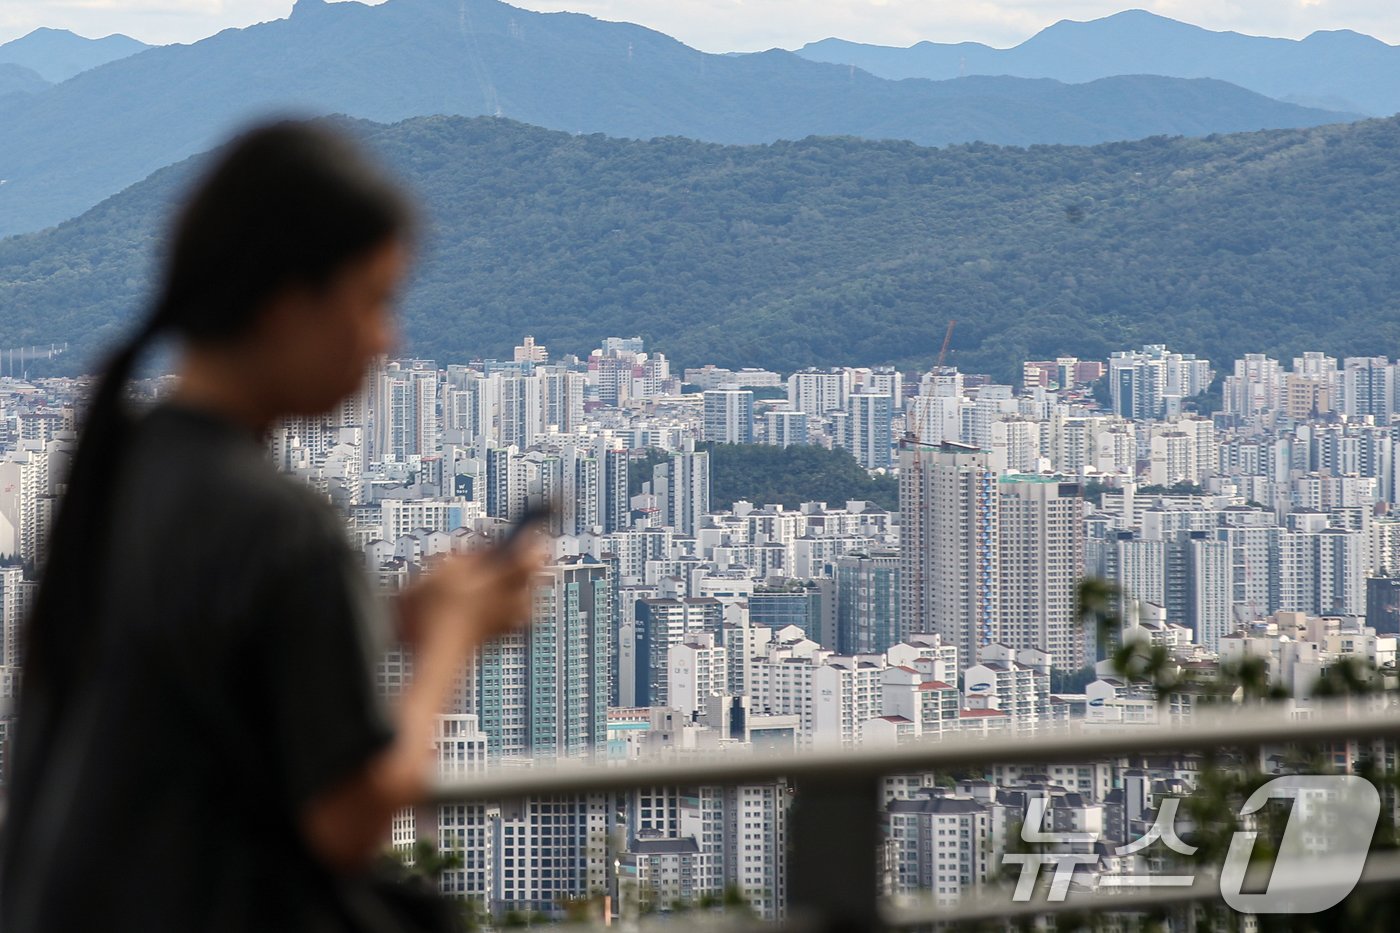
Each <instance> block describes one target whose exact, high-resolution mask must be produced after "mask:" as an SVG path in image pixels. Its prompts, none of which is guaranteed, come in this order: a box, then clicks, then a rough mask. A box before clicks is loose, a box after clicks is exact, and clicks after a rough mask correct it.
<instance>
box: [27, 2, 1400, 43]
mask: <svg viewBox="0 0 1400 933" xmlns="http://www.w3.org/2000/svg"><path fill="white" fill-rule="evenodd" d="M516 5H517V6H523V7H526V8H528V9H534V10H575V11H577V12H581V13H590V14H592V15H594V16H597V17H599V18H601V19H611V20H626V21H629V22H635V23H641V24H642V25H645V26H650V27H652V28H654V29H659V30H661V31H662V32H665V33H668V34H670V35H673V36H676V37H677V38H679V39H681V40H682V41H684V42H687V43H689V44H691V45H693V46H696V47H697V48H701V49H704V50H706V51H712V52H723V51H741V50H742V51H748V50H755V49H766V48H773V47H775V46H778V47H783V48H796V47H797V46H799V45H801V44H802V43H804V42H808V41H811V40H814V39H821V38H824V37H826V36H833V35H834V36H841V37H843V38H847V39H854V40H857V41H862V42H876V43H882V44H890V45H909V44H911V43H914V42H917V41H919V40H920V39H935V40H939V41H961V40H964V39H971V40H976V41H980V42H987V43H990V44H992V45H998V46H1007V45H1014V44H1015V43H1017V42H1019V41H1021V40H1022V39H1025V38H1027V37H1028V36H1030V35H1032V34H1033V33H1035V32H1036V31H1037V30H1039V29H1042V28H1044V27H1045V26H1048V25H1050V24H1051V23H1053V22H1056V21H1057V20H1061V19H1092V18H1094V17H1097V16H1104V15H1107V14H1109V13H1114V12H1117V11H1119V10H1122V9H1125V8H1129V7H1133V6H1138V7H1141V8H1144V9H1149V10H1152V11H1154V12H1157V13H1161V14H1163V15H1164V16H1171V17H1173V18H1175V19H1180V20H1184V21H1186V22H1191V23H1196V24H1198V25H1201V26H1205V27H1207V28H1210V29H1234V30H1237V31H1239V32H1245V33H1250V34H1253V35H1268V36H1289V37H1293V38H1301V37H1303V36H1305V35H1307V34H1308V33H1310V32H1313V31H1314V30H1318V29H1343V28H1345V29H1355V30H1357V31H1359V32H1365V33H1369V34H1371V35H1374V36H1378V37H1379V38H1381V39H1384V40H1385V41H1387V42H1390V43H1400V3H1397V0H520V2H517V3H516ZM290 9H291V0H0V42H3V41H6V40H8V39H13V38H15V37H16V36H20V35H23V34H24V33H26V32H29V31H30V30H31V29H34V28H36V27H38V26H55V27H62V28H67V29H71V30H73V31H74V32H77V33H80V34H82V35H86V36H100V35H106V34H108V33H112V32H124V33H126V34H128V35H131V36H135V37H136V38H138V39H142V40H144V41H146V42H161V43H164V42H192V41H194V40H196V39H201V38H203V37H205V36H208V35H212V34H213V33H215V32H218V31H219V30H220V29H225V28H228V27H230V26H247V25H249V24H251V23H256V22H261V21H263V20H269V19H278V18H280V17H283V16H285V15H286V14H287V12H288V11H289V10H290Z"/></svg>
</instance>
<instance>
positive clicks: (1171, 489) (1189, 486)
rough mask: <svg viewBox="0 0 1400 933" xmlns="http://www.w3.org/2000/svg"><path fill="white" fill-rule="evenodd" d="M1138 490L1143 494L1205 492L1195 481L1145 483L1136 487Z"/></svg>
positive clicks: (1191, 493)
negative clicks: (1165, 484) (1169, 483)
mask: <svg viewBox="0 0 1400 933" xmlns="http://www.w3.org/2000/svg"><path fill="white" fill-rule="evenodd" d="M1138 492H1139V493H1140V494H1142V495H1144V496H1200V495H1204V494H1205V490H1204V489H1202V488H1201V487H1200V486H1198V485H1196V484H1195V483H1187V482H1180V483H1173V484H1172V485H1170V486H1162V485H1156V484H1154V485H1147V486H1140V487H1138Z"/></svg>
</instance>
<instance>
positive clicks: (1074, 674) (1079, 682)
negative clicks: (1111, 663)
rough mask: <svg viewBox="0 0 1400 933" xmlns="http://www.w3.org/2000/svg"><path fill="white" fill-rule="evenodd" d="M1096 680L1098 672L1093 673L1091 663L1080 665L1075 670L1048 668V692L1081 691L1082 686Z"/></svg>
mask: <svg viewBox="0 0 1400 933" xmlns="http://www.w3.org/2000/svg"><path fill="white" fill-rule="evenodd" d="M1096 680H1098V674H1096V673H1094V666H1093V665H1092V664H1090V665H1088V666H1087V667H1081V668H1080V669H1079V670H1077V671H1065V670H1060V669H1059V668H1051V670H1050V692H1051V693H1083V692H1084V688H1085V687H1087V686H1089V684H1091V683H1093V682H1094V681H1096Z"/></svg>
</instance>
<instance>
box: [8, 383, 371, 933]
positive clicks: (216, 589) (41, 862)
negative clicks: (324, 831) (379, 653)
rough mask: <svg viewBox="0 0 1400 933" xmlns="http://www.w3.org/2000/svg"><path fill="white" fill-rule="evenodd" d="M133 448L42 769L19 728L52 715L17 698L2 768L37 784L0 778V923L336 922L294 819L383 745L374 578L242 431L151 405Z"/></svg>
mask: <svg viewBox="0 0 1400 933" xmlns="http://www.w3.org/2000/svg"><path fill="white" fill-rule="evenodd" d="M128 450H129V451H130V452H129V454H128V455H127V456H126V458H125V459H126V462H125V463H124V464H122V465H120V468H119V469H117V470H116V474H115V477H114V481H115V482H116V483H117V484H118V485H117V490H118V494H117V499H116V505H115V507H114V509H113V524H112V534H111V541H110V544H109V545H108V546H106V547H104V548H103V549H102V551H103V552H104V557H103V559H102V560H101V562H100V563H99V565H98V566H94V567H93V568H92V581H91V584H92V585H93V586H95V587H97V588H98V589H97V594H96V596H97V598H96V599H95V600H94V603H95V604H96V605H97V606H98V613H99V619H98V622H99V624H98V626H97V628H98V629H99V630H100V632H101V640H102V645H103V650H102V654H101V661H100V664H99V667H98V670H97V674H96V676H95V677H94V678H92V681H91V682H90V683H88V684H87V688H86V690H85V691H84V692H85V694H86V696H87V697H90V698H93V699H92V702H91V703H90V704H85V703H78V704H76V705H71V706H69V707H68V708H67V712H66V713H65V714H64V716H63V718H62V720H61V721H60V722H59V723H57V724H56V725H54V724H50V731H51V733H52V734H51V735H49V736H48V738H49V739H51V741H49V742H48V743H47V744H46V746H45V747H46V749H47V751H46V753H45V754H44V755H43V756H42V757H43V760H40V761H34V760H26V759H25V758H24V752H25V749H26V748H31V747H33V743H27V742H26V741H25V734H24V729H25V724H26V722H27V721H30V720H31V719H32V720H33V721H35V722H41V721H42V722H45V723H48V722H49V720H51V719H52V716H47V715H45V712H46V711H45V709H44V706H45V704H46V700H45V699H44V698H43V697H42V696H36V697H29V696H25V697H24V698H23V699H22V702H21V717H20V721H19V723H18V730H19V735H18V739H19V741H18V754H17V760H16V762H15V764H16V768H17V769H19V770H21V771H22V770H23V769H26V768H28V769H38V770H37V771H33V772H31V776H32V775H33V774H38V775H40V776H41V780H39V781H26V780H16V781H14V782H13V784H14V788H15V793H14V794H13V795H12V797H11V800H10V801H9V806H10V808H11V813H14V814H17V813H21V812H22V813H24V814H25V817H26V818H24V819H21V820H18V821H15V822H16V823H17V824H18V825H19V826H22V827H25V828H26V831H25V832H24V833H22V836H23V838H11V839H8V840H7V845H6V847H5V850H6V858H5V861H6V864H5V866H4V886H3V901H0V927H3V929H4V930H5V931H6V933H30V931H31V930H41V929H42V930H103V931H107V933H116V931H143V933H144V931H166V930H170V931H176V930H201V931H205V930H211V931H220V930H273V929H276V930H296V929H317V930H320V929H327V930H329V929H336V928H337V926H338V923H337V920H336V916H337V912H338V909H337V900H338V898H339V896H340V893H341V890H340V888H339V887H338V886H340V885H343V882H342V881H341V880H338V879H337V880H334V881H333V880H332V879H331V877H330V876H329V875H328V874H327V873H326V872H324V871H323V870H322V869H321V868H320V867H319V866H318V865H317V863H316V862H315V860H314V859H313V858H312V857H311V856H310V854H309V853H308V852H306V850H305V849H304V847H303V845H302V842H301V840H300V837H299V835H298V833H297V829H296V826H297V817H298V813H299V811H300V810H301V808H302V807H303V805H304V804H305V803H306V802H307V801H308V800H309V799H310V798H312V797H313V796H314V795H315V794H317V793H318V792H319V791H322V790H325V789H326V788H328V787H329V786H330V785H332V784H333V783H335V782H336V781H337V780H339V779H343V778H345V777H347V776H349V775H350V774H351V773H352V772H354V771H355V770H356V769H357V768H358V767H359V766H360V765H362V764H363V763H364V762H365V761H366V760H367V759H368V758H369V757H371V756H372V755H373V754H374V753H375V752H376V751H377V750H379V749H380V748H382V747H383V746H384V745H385V744H386V743H387V742H388V741H389V739H390V737H391V733H390V731H389V729H388V726H387V722H386V719H385V717H384V715H383V713H382V710H381V708H380V705H379V703H378V701H377V699H376V697H375V695H374V690H373V686H372V680H371V676H370V658H371V657H372V652H373V649H374V645H375V641H376V639H377V637H378V635H377V633H376V632H375V631H374V630H375V628H376V626H377V625H378V624H379V617H378V615H377V610H376V607H375V604H374V600H373V598H372V596H371V594H370V592H369V589H368V581H367V580H366V578H365V576H364V574H363V572H362V569H361V567H360V564H359V562H358V561H357V560H356V558H355V556H354V553H353V551H352V550H351V549H350V548H349V546H348V544H347V542H346V541H345V538H344V535H343V529H342V527H341V525H340V523H339V521H338V519H337V517H336V515H335V513H334V511H333V510H332V509H331V508H330V507H329V506H328V505H327V504H326V503H325V502H324V501H323V500H321V499H320V498H318V497H317V496H316V495H315V494H314V493H313V492H312V491H311V490H310V489H308V488H306V487H304V486H301V485H300V484H298V483H296V482H295V481H293V480H291V479H289V478H287V477H284V476H281V475H279V474H278V473H277V472H276V471H275V470H274V469H273V467H272V466H271V464H270V462H269V461H268V459H267V457H266V456H265V454H264V452H263V450H262V448H261V446H260V445H259V444H258V443H257V441H256V440H255V438H253V437H252V436H251V434H250V433H248V432H245V431H243V430H241V429H239V428H237V427H235V426H234V425H232V424H231V423H229V422H226V421H224V420H222V419H220V418H218V417H215V416H213V415H210V414H206V413H202V412H198V411H195V410H193V409H188V408H183V407H178V406H175V405H169V404H167V405H163V406H161V407H158V408H156V409H155V410H154V411H152V412H151V413H150V414H148V415H146V416H145V417H144V418H143V419H141V421H140V422H138V425H137V429H136V436H135V439H134V443H133V444H132V445H130V447H129V448H128ZM88 690H90V691H91V692H90V693H88V692H87V691H88ZM84 708H86V712H85V711H84ZM31 738H32V736H31ZM15 776H16V778H20V777H22V775H20V774H16V775H15ZM35 918H37V920H36V919H35Z"/></svg>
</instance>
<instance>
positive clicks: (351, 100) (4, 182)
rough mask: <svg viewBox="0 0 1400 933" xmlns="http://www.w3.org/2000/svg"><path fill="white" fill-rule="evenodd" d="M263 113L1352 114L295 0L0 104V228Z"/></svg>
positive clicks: (689, 132)
mask: <svg viewBox="0 0 1400 933" xmlns="http://www.w3.org/2000/svg"><path fill="white" fill-rule="evenodd" d="M19 41H24V40H19ZM11 44H12V45H13V43H11ZM269 112H291V113H300V114H331V113H340V114H347V115H350V116H354V117H362V118H367V119H371V120H376V121H389V122H392V121H397V120H402V119H405V118H409V117H413V116H419V115H430V114H459V115H468V116H471V115H483V114H484V115H492V114H495V115H503V116H506V117H509V118H512V119H517V120H521V121H524V122H526V123H531V124H535V125H538V126H543V127H547V128H554V129H559V130H566V131H569V132H587V133H594V132H602V133H607V134H610V135H613V136H618V137H626V138H639V139H646V138H652V137H666V136H686V137H690V138H693V139H699V140H706V141H714V142H723V143H765V142H773V141H776V140H779V139H800V138H803V137H806V136H809V135H824V136H831V135H850V136H859V137H863V138H874V139H880V138H892V139H906V140H910V141H912V142H915V143H919V144H924V145H947V144H952V143H958V142H967V141H972V140H981V141H986V142H992V143H1001V144H1013V145H1031V144H1037V143H1070V144H1090V143H1096V142H1100V141H1105V140H1117V139H1133V138H1140V137H1146V136H1154V135H1179V134H1187V135H1202V136H1203V135H1209V134H1212V133H1223V132H1232V131H1239V130H1250V129H1260V128H1270V127H1303V126H1315V125H1319V124H1325V123H1331V122H1336V121H1339V120H1347V119H1351V118H1352V117H1351V116H1350V115H1347V114H1343V113H1338V112H1334V111H1329V110H1322V109H1317V108H1309V107H1303V106H1298V105H1295V104H1289V103H1282V102H1279V101H1276V100H1273V99H1270V98H1267V97H1265V96H1263V95H1259V94H1257V93H1254V92H1252V91H1247V90H1244V89H1242V88H1239V87H1235V86H1233V85H1230V84H1227V83H1224V82H1221V81H1217V80H1210V79H1196V80H1185V79H1180V78H1170V77H1148V76H1141V75H1137V76H1112V77H1105V78H1102V79H1100V80H1096V81H1092V82H1088V83H1082V84H1065V83H1062V82H1059V81H1055V80H1049V79H1038V80H1030V79H1025V78H1017V77H977V78H962V79H953V80H948V81H928V80H903V81H891V80H886V79H883V78H879V77H875V76H873V75H871V74H868V73H866V72H865V71H862V70H860V69H856V68H850V67H847V66H842V65H832V64H825V63H820V62H814V61H809V60H808V59H806V58H802V57H800V56H798V55H795V54H793V53H790V52H784V51H779V50H774V51H770V52H764V53H758V54H752V55H742V56H729V55H708V54H704V53H701V52H698V51H696V50H695V49H692V48H689V47H687V46H685V45H683V44H682V43H680V42H678V41H676V40H675V39H672V38H670V37H668V36H665V35H662V34H661V33H658V32H654V31H652V30H649V29H645V28H642V27H640V26H634V25H629V24H625V23H609V22H603V21H600V20H596V19H593V18H591V17H588V16H583V15H579V14H571V13H551V14H542V13H533V12H528V11H525V10H521V9H517V8H515V7H512V6H508V5H506V4H505V3H501V2H498V0H387V2H385V3H383V4H381V5H378V6H365V5H362V4H359V3H325V2H322V0H298V2H297V4H296V6H295V8H294V9H293V12H292V14H291V16H290V17H288V18H287V19H284V20H276V21H273V22H268V23H263V24H260V25H256V26H252V27H249V28H247V29H230V30H225V31H223V32H221V33H219V34H217V35H215V36H211V37H209V38H207V39H204V40H202V41H200V42H196V43H193V44H191V45H171V46H161V47H155V48H148V49H145V50H144V51H141V52H139V53H137V54H135V55H129V56H127V57H124V58H121V59H118V60H115V61H111V62H108V63H106V64H103V65H100V66H98V67H95V68H91V69H89V70H87V71H84V72H82V73H80V74H77V75H76V76H74V77H71V78H69V79H68V80H66V81H63V82H62V83H61V84H57V85H55V86H53V87H51V88H48V89H46V90H41V91H40V92H38V93H31V94H10V95H8V96H4V97H0V127H4V132H0V235H5V234H12V233H18V232H23V231H28V230H35V229H39V228H42V227H45V226H48V225H51V224H54V223H57V222H59V221H62V220H64V219H66V218H69V217H72V216H75V215H76V214H78V213H80V212H82V211H83V210H86V209H87V208H89V207H91V206H93V205H94V204H96V203H97V202H98V201H99V200H101V199H102V198H104V197H106V196H108V195H111V194H113V193H116V192H118V191H120V190H121V189H123V188H124V187H126V186H127V185H130V184H133V183H134V182H137V181H139V180H140V179H142V178H144V177H146V176H147V175H148V174H150V173H151V172H153V171H155V170H156V169H159V168H161V167H162V166H165V165H168V164H171V163H172V162H175V161H177V160H179V159H182V158H184V157H186V156H189V155H191V154H193V153H196V152H199V151H201V150H204V149H207V148H209V147H211V146H213V145H215V144H216V143H217V142H218V141H219V140H220V139H221V138H223V137H224V136H226V135H227V134H228V133H229V132H230V131H231V129H232V128H234V127H236V126H238V125H241V124H243V123H245V122H247V121H249V120H251V119H254V118H255V117H258V116H262V115H265V114H267V113H269Z"/></svg>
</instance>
